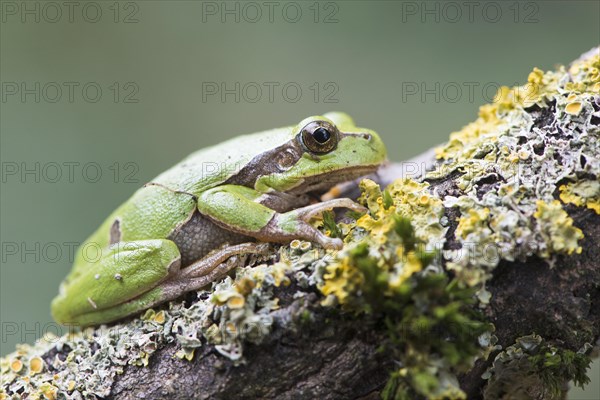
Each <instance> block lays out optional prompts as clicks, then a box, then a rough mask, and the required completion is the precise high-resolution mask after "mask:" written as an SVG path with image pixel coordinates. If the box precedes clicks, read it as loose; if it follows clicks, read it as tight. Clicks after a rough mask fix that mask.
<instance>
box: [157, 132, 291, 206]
mask: <svg viewBox="0 0 600 400" xmlns="http://www.w3.org/2000/svg"><path fill="white" fill-rule="evenodd" d="M293 137H294V134H293V129H292V127H286V128H278V129H272V130H269V131H264V132H258V133H252V134H249V135H243V136H239V137H236V138H233V139H230V140H227V141H225V142H223V143H220V144H218V145H215V146H212V147H207V148H205V149H202V150H198V151H196V152H194V153H192V154H190V155H189V156H188V157H186V158H185V159H183V160H182V161H181V162H179V163H178V164H176V165H175V166H173V167H172V168H170V169H168V170H167V171H165V172H163V173H162V174H160V175H159V176H157V177H156V178H155V179H153V180H152V183H156V184H160V185H163V186H165V187H168V188H170V189H173V190H178V191H184V192H188V193H193V194H196V195H197V194H199V193H202V192H203V191H205V190H207V189H210V188H212V187H215V186H217V185H219V184H221V183H223V182H225V181H226V180H227V179H229V178H230V177H231V176H233V175H235V174H236V173H237V172H239V171H240V170H241V169H242V168H243V167H244V166H246V165H248V163H249V162H250V161H251V160H252V159H253V158H255V157H256V156H258V155H260V154H263V153H264V152H266V151H269V150H271V149H274V148H276V147H279V146H281V145H283V144H284V143H286V142H288V141H289V140H291V139H293Z"/></svg>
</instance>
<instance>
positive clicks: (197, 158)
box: [51, 112, 386, 327]
mask: <svg viewBox="0 0 600 400" xmlns="http://www.w3.org/2000/svg"><path fill="white" fill-rule="evenodd" d="M385 160H386V147H385V145H384V144H383V142H382V140H381V138H380V137H379V135H378V134H377V133H376V132H375V131H373V130H370V129H366V128H360V127H357V126H356V125H355V123H354V120H353V119H352V118H351V117H350V116H349V115H348V114H345V113H342V112H329V113H325V114H324V115H316V116H310V117H308V118H305V119H303V120H302V121H301V122H300V123H298V124H296V125H291V126H287V127H283V128H276V129H270V130H266V131H263V132H258V133H252V134H247V135H241V136H238V137H235V138H233V139H229V140H227V141H224V142H222V143H220V144H217V145H213V146H211V147H207V148H204V149H201V150H198V151H196V152H194V153H192V154H191V155H189V156H188V157H186V158H184V159H183V160H182V161H181V162H179V163H178V164H176V165H175V166H173V167H172V168H170V169H168V170H167V171H165V172H163V173H161V174H159V175H158V176H157V177H156V178H154V179H152V180H151V181H150V182H148V183H146V184H144V185H143V186H142V187H140V188H139V189H138V190H137V191H136V192H135V193H134V194H133V195H132V196H131V197H130V198H129V199H128V200H126V201H125V202H124V203H123V204H121V205H120V206H119V207H118V208H117V209H116V210H115V211H114V212H113V213H112V214H110V215H109V216H108V218H107V219H106V220H105V221H104V222H103V223H102V224H101V225H100V227H99V228H98V229H97V230H96V231H95V232H94V233H92V235H91V236H90V237H89V238H87V239H86V240H85V241H84V242H83V243H82V244H81V245H80V246H79V248H78V250H77V252H76V253H75V259H74V262H73V266H72V269H71V271H70V272H69V273H68V275H67V276H66V278H65V279H64V280H63V282H62V283H61V284H60V288H59V293H58V295H57V296H56V297H55V298H54V300H53V301H52V303H51V313H52V316H53V318H54V319H55V320H56V321H57V322H59V323H61V324H65V325H72V326H81V327H86V326H93V325H100V324H105V323H110V322H114V321H118V320H121V319H124V318H126V317H131V316H133V315H135V314H139V313H141V312H143V311H144V310H147V309H149V308H153V307H156V306H158V305H160V304H162V303H165V302H167V301H172V300H175V299H177V298H178V297H181V296H183V295H184V294H186V293H188V292H192V291H194V290H200V289H202V288H204V287H206V286H207V285H209V284H211V283H213V282H217V281H219V280H220V279H223V278H224V277H225V276H226V275H228V274H229V273H230V272H231V270H232V269H233V268H234V267H235V266H236V265H239V262H235V260H238V261H239V259H240V257H250V256H253V255H254V256H256V257H259V256H261V255H265V254H267V253H268V247H269V246H272V245H274V244H286V243H289V242H291V241H293V240H302V241H306V242H311V243H314V244H315V245H316V246H321V247H322V248H324V249H327V250H340V249H341V248H342V247H343V241H342V240H341V239H340V238H335V237H330V236H329V235H328V234H327V233H323V232H322V231H321V230H319V229H318V228H317V227H315V224H311V222H312V221H313V220H314V219H318V218H320V217H322V215H323V213H324V212H329V211H330V210H333V209H346V210H351V211H355V212H358V213H364V212H366V209H365V208H364V207H363V206H361V205H359V204H358V203H356V202H355V201H353V200H352V199H349V198H331V199H327V200H324V201H315V198H317V199H318V200H321V198H319V197H317V196H315V194H319V193H321V194H322V193H325V192H326V191H327V190H329V189H331V188H332V187H334V186H335V185H336V184H338V183H341V182H345V181H350V180H354V179H358V178H360V177H362V176H365V175H368V174H371V173H373V172H375V171H376V170H377V169H378V168H379V167H380V166H381V165H382V164H383V163H384V162H385Z"/></svg>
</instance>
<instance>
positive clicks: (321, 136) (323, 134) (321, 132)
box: [312, 128, 331, 144]
mask: <svg viewBox="0 0 600 400" xmlns="http://www.w3.org/2000/svg"><path fill="white" fill-rule="evenodd" d="M312 136H313V138H315V140H316V141H317V143H321V144H323V143H326V142H327V141H328V140H329V139H330V138H331V133H329V131H328V130H327V129H325V128H318V129H316V130H315V131H314V132H313V134H312Z"/></svg>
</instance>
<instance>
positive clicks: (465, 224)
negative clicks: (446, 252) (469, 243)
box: [456, 208, 490, 239]
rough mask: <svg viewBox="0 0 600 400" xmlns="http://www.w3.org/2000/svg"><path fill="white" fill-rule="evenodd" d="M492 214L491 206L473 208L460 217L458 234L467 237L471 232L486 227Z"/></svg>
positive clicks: (457, 228)
mask: <svg viewBox="0 0 600 400" xmlns="http://www.w3.org/2000/svg"><path fill="white" fill-rule="evenodd" d="M489 216H490V210H489V208H483V209H479V210H477V209H471V210H469V211H468V214H467V215H466V216H462V217H460V219H459V220H458V226H457V227H456V236H458V237H462V238H463V239H465V238H466V237H467V235H468V234H469V233H473V232H475V231H476V230H479V229H481V228H482V227H485V226H486V225H487V223H488V217H489Z"/></svg>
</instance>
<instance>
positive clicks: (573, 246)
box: [533, 200, 583, 254]
mask: <svg viewBox="0 0 600 400" xmlns="http://www.w3.org/2000/svg"><path fill="white" fill-rule="evenodd" d="M536 205H537V211H536V212H535V213H534V214H533V216H534V217H535V218H536V219H537V221H538V224H539V225H540V229H541V231H542V233H543V234H544V236H545V239H546V243H547V245H548V247H549V248H550V249H551V250H552V251H554V252H556V253H563V254H573V253H574V252H575V253H581V246H579V245H578V243H577V242H578V241H579V240H580V239H582V238H583V232H582V231H581V229H579V228H577V227H576V226H573V220H572V219H571V217H569V215H568V214H567V213H566V212H565V210H563V209H562V206H561V204H560V202H559V201H558V200H554V201H552V202H551V203H546V202H545V201H542V200H538V201H537V202H536Z"/></svg>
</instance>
